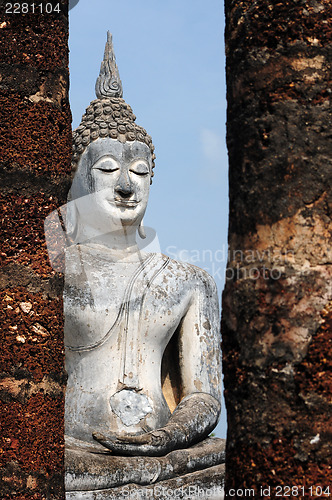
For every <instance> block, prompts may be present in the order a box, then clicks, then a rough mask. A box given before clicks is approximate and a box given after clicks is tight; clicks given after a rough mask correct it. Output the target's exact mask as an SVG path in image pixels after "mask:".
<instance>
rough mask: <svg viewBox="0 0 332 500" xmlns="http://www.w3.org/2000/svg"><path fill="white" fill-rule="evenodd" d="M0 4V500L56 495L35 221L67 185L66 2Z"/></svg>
mask: <svg viewBox="0 0 332 500" xmlns="http://www.w3.org/2000/svg"><path fill="white" fill-rule="evenodd" d="M6 3H7V2H1V4H0V5H1V20H0V37H1V38H0V50H1V60H0V74H1V79H0V113H1V118H0V187H1V194H0V198H1V207H2V208H1V210H2V215H1V219H2V221H1V222H2V228H1V240H2V241H1V269H0V299H1V320H0V321H1V337H2V347H1V352H0V358H1V362H0V363H1V364H0V366H1V368H0V414H1V445H0V448H1V455H0V497H1V498H3V499H7V498H8V499H9V498H10V499H12V498H15V499H17V500H23V499H30V498H31V499H32V498H33V499H48V498H52V499H58V498H59V499H60V498H64V489H63V459H64V442H63V417H64V386H65V381H66V379H65V373H64V346H63V312H62V276H61V275H60V274H58V273H56V271H54V270H53V269H52V267H51V266H50V263H49V260H48V254H47V248H46V243H45V235H44V221H45V218H46V216H47V215H48V214H49V213H50V212H52V211H53V210H55V209H56V208H57V207H59V206H61V205H62V204H63V203H65V201H66V194H67V191H68V188H69V186H70V176H71V167H70V163H71V114H70V108H69V102H68V85H69V83H68V82H69V75H68V2H67V1H64V0H63V1H60V2H59V7H60V12H59V13H57V12H53V13H49V14H47V13H43V14H41V13H40V12H38V9H36V11H35V13H32V12H30V13H28V14H22V13H20V14H7V15H6V14H5V5H6ZM42 3H43V4H45V3H46V2H42ZM51 3H52V4H53V5H54V6H55V5H56V4H57V3H58V2H51ZM39 4H40V2H38V4H36V5H39Z"/></svg>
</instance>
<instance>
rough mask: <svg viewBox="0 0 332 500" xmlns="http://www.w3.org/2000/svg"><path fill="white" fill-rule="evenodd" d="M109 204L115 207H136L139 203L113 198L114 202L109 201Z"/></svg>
mask: <svg viewBox="0 0 332 500" xmlns="http://www.w3.org/2000/svg"><path fill="white" fill-rule="evenodd" d="M110 203H113V204H114V205H116V206H117V207H136V206H137V205H138V203H139V202H138V201H137V200H127V201H125V200H119V199H117V198H115V200H114V201H111V202H110Z"/></svg>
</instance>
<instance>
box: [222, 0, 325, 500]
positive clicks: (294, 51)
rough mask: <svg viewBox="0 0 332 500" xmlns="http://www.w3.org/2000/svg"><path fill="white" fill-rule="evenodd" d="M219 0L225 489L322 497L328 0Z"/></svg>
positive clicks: (275, 496) (323, 460)
mask: <svg viewBox="0 0 332 500" xmlns="http://www.w3.org/2000/svg"><path fill="white" fill-rule="evenodd" d="M225 3H226V5H225V7H226V21H227V26H226V51H227V100H228V132H227V143H228V151H229V162H230V226H229V245H230V255H231V259H230V262H229V263H228V268H229V269H228V280H227V285H226V288H225V291H224V295H223V352H224V376H225V380H224V382H225V389H226V390H225V398H226V405H227V410H228V426H229V427H228V443H227V459H226V490H227V491H228V492H229V491H230V489H235V490H236V489H242V490H243V491H245V489H246V488H254V490H255V497H256V498H259V497H264V498H278V497H279V498H280V497H282V498H287V496H289V494H290V492H289V490H288V489H287V487H292V486H294V487H296V486H298V487H299V489H298V490H296V489H295V490H293V493H291V495H293V496H291V498H302V499H306V500H307V499H309V498H327V497H326V495H325V496H324V495H323V496H320V493H321V490H320V489H319V487H323V492H324V491H325V489H324V488H326V487H327V486H330V493H331V494H332V490H331V488H332V471H331V463H332V461H331V429H332V425H331V424H332V418H331V415H332V407H331V401H332V397H331V396H332V328H331V327H332V302H331V299H332V290H331V277H332V276H331V274H332V273H331V262H332V258H331V234H332V226H331V167H332V164H331V163H332V144H331V123H332V116H331V61H332V54H331V52H332V37H331V34H332V21H331V20H332V4H331V1H330V0H308V1H305V2H303V1H302V0H283V1H279V2H277V1H273V0H226V2H225ZM261 487H263V488H264V490H265V493H266V495H265V496H263V495H262V494H260V492H261V491H262V490H261ZM268 487H270V488H271V490H270V493H269V490H268ZM310 487H313V489H310ZM277 488H278V489H277ZM316 488H318V489H316ZM278 492H279V496H278V495H277V493H278ZM232 493H233V491H232ZM248 494H249V493H248ZM229 497H230V496H229ZM239 497H240V495H238V496H237V497H236V498H239ZM233 498H234V496H233Z"/></svg>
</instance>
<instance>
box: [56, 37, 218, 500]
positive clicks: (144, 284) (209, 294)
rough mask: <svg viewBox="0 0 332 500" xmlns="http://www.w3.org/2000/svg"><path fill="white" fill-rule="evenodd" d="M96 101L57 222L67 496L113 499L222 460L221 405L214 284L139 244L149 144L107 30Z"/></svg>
mask: <svg viewBox="0 0 332 500" xmlns="http://www.w3.org/2000/svg"><path fill="white" fill-rule="evenodd" d="M96 95H97V99H96V100H94V101H93V102H91V104H90V105H89V107H88V108H87V110H86V113H85V115H84V116H83V118H82V122H81V125H80V126H79V127H78V128H77V129H76V131H75V132H74V134H73V166H74V168H75V170H76V172H75V176H74V180H73V183H72V187H71V190H70V195H69V203H68V210H67V221H66V223H67V239H68V241H69V240H70V244H68V246H67V249H66V256H65V260H66V263H65V289H64V312H65V346H66V370H67V373H68V383H67V390H66V407H65V434H66V495H67V498H68V499H73V498H75V499H81V498H94V499H97V498H122V496H121V492H120V493H118V496H114V491H115V489H116V488H118V487H121V486H123V485H126V484H136V485H137V484H143V485H149V484H153V483H154V482H156V481H163V480H167V479H169V478H172V477H176V476H179V475H181V474H189V473H191V472H193V471H195V470H201V469H207V468H209V467H212V466H214V465H218V464H219V463H221V462H222V461H223V460H222V456H223V453H224V450H223V447H222V448H221V447H220V446H221V441H222V440H218V439H211V438H208V435H209V434H210V433H211V431H212V430H213V429H214V427H215V426H216V424H217V421H218V417H219V414H220V399H221V394H220V374H221V367H220V330H219V312H218V299H217V292H216V286H215V284H214V282H213V280H212V278H211V277H210V276H209V275H208V274H207V273H206V272H205V271H203V270H201V269H199V268H197V267H195V266H193V265H190V264H188V263H183V262H177V261H175V260H172V259H170V258H169V257H167V256H165V255H162V254H161V253H149V252H146V251H144V249H143V250H142V249H141V248H140V247H142V245H141V246H139V245H138V244H137V239H138V238H139V239H141V240H142V239H144V237H145V234H144V227H143V223H142V221H143V217H144V213H145V210H146V207H147V202H148V196H149V189H150V185H151V182H152V177H153V168H154V163H155V155H154V147H153V144H152V140H151V138H150V137H149V135H148V134H147V133H146V131H145V130H144V129H143V128H142V127H140V126H138V125H137V124H136V123H135V119H136V118H135V116H134V114H133V112H132V109H131V108H130V106H128V104H126V102H125V101H124V100H123V98H122V84H121V81H120V78H119V74H118V69H117V65H116V62H115V57H114V53H113V46H112V37H111V35H110V34H109V33H108V40H107V43H106V48H105V55H104V60H103V62H102V65H101V71H100V76H99V78H98V80H97V83H96ZM179 450H181V453H183V452H185V456H186V457H187V458H186V459H185V460H184V461H183V460H182V462H183V463H182V465H181V471H179V470H178V471H177V472H176V470H177V467H178V465H176V463H178V457H179V455H178V454H177V453H178V452H179ZM174 454H175V455H174ZM176 454H177V455H176ZM183 456H184V455H183ZM165 457H168V458H165ZM174 457H177V458H176V459H175V458H174ZM184 462H185V463H184ZM193 464H194V465H193ZM189 475H190V474H189ZM114 488H115V489H114ZM120 489H121V488H120ZM111 490H112V491H113V493H112V495H113V496H112V495H111V494H110V493H109V492H110V491H111ZM89 492H90V493H89ZM91 492H94V493H93V496H88V495H89V494H90V495H92V493H91ZM98 495H99V496H98ZM142 498H143V497H142ZM150 498H151V497H150Z"/></svg>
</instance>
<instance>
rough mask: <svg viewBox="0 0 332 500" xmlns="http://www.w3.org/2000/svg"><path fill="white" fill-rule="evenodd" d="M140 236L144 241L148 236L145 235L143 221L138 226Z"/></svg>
mask: <svg viewBox="0 0 332 500" xmlns="http://www.w3.org/2000/svg"><path fill="white" fill-rule="evenodd" d="M138 234H139V235H140V237H141V238H142V240H145V238H146V234H145V229H144V226H143V221H141V223H140V225H139V226H138Z"/></svg>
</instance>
